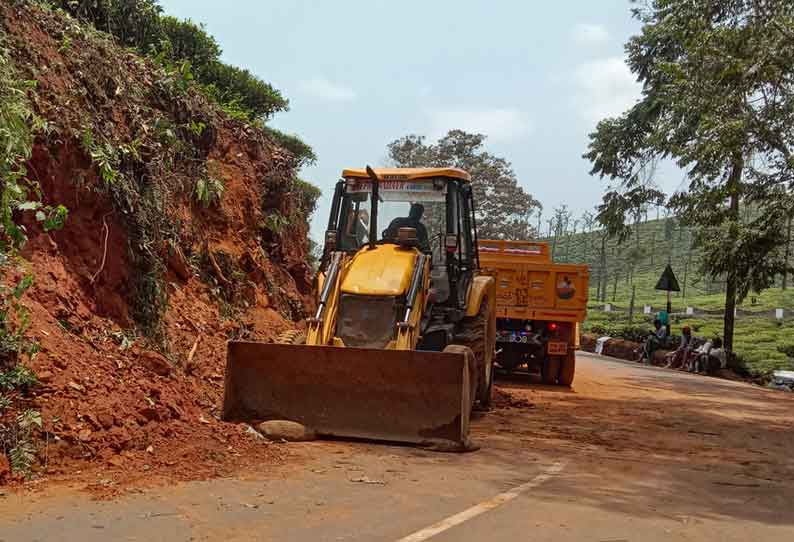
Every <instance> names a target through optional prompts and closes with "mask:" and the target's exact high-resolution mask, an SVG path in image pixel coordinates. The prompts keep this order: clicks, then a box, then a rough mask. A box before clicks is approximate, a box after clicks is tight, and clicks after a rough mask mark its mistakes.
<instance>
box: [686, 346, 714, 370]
mask: <svg viewBox="0 0 794 542" xmlns="http://www.w3.org/2000/svg"><path fill="white" fill-rule="evenodd" d="M712 346H713V343H712V341H711V340H708V341H706V342H704V343H703V344H701V345H700V346H698V347H697V348H696V349H695V350H694V351H693V352H691V353H690V354H689V356H688V358H687V360H686V361H685V363H684V365H683V366H682V367H681V368H682V369H684V370H685V371H688V372H690V373H696V372H698V368H699V365H700V358H701V356H708V355H709V352H710V351H711V348H712Z"/></svg>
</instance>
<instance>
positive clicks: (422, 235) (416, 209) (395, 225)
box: [383, 203, 430, 252]
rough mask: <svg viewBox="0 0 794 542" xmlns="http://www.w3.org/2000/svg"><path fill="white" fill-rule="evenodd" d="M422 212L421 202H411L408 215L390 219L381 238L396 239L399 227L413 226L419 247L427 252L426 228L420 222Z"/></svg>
mask: <svg viewBox="0 0 794 542" xmlns="http://www.w3.org/2000/svg"><path fill="white" fill-rule="evenodd" d="M424 212H425V208H424V206H423V205H422V204H421V203H412V204H411V210H410V211H408V216H400V217H397V218H395V219H394V220H392V221H391V224H389V227H388V228H386V230H385V231H384V232H383V238H384V239H397V234H398V232H399V231H400V228H414V229H415V230H416V238H417V239H418V241H419V248H420V249H421V250H422V251H424V252H429V251H430V244H429V242H428V240H427V228H425V225H424V224H422V222H420V220H421V219H422V215H423V214H424Z"/></svg>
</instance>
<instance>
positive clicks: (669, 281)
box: [656, 264, 681, 292]
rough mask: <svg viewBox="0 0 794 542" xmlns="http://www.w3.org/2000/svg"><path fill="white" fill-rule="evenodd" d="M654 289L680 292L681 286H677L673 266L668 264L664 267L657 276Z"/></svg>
mask: <svg viewBox="0 0 794 542" xmlns="http://www.w3.org/2000/svg"><path fill="white" fill-rule="evenodd" d="M656 290H665V291H668V292H680V291H681V287H680V286H678V279H677V278H675V273H673V268H672V266H670V264H667V267H665V268H664V271H663V272H662V276H661V277H659V282H657V283H656Z"/></svg>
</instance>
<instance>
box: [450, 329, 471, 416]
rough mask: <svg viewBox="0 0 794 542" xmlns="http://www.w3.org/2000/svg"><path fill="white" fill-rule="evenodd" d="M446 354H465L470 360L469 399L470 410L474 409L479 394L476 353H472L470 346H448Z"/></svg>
mask: <svg viewBox="0 0 794 542" xmlns="http://www.w3.org/2000/svg"><path fill="white" fill-rule="evenodd" d="M444 353H446V354H463V355H464V357H465V358H466V359H467V360H469V399H470V401H471V403H470V405H469V410H471V409H472V408H473V407H474V397H475V395H476V394H477V380H478V379H477V367H476V361H475V360H474V352H472V351H471V348H469V347H468V346H464V345H462V344H448V345H447V346H446V348H444Z"/></svg>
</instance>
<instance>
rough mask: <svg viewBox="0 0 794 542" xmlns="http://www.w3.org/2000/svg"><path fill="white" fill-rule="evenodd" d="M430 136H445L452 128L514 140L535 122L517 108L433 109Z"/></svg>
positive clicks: (498, 138) (530, 128)
mask: <svg viewBox="0 0 794 542" xmlns="http://www.w3.org/2000/svg"><path fill="white" fill-rule="evenodd" d="M429 115H430V137H431V138H432V139H436V138H439V137H443V136H444V135H445V134H446V133H447V132H448V131H450V130H456V129H458V130H463V131H465V132H474V133H479V134H485V135H487V136H488V137H490V138H491V139H493V140H502V141H504V140H511V139H516V138H518V137H521V136H523V135H526V134H528V133H530V132H531V131H532V123H531V122H530V121H529V119H528V118H527V116H526V115H525V114H524V113H523V112H521V111H518V110H517V109H499V108H493V109H479V110H464V109H456V110H443V111H431V112H430V113H429Z"/></svg>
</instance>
